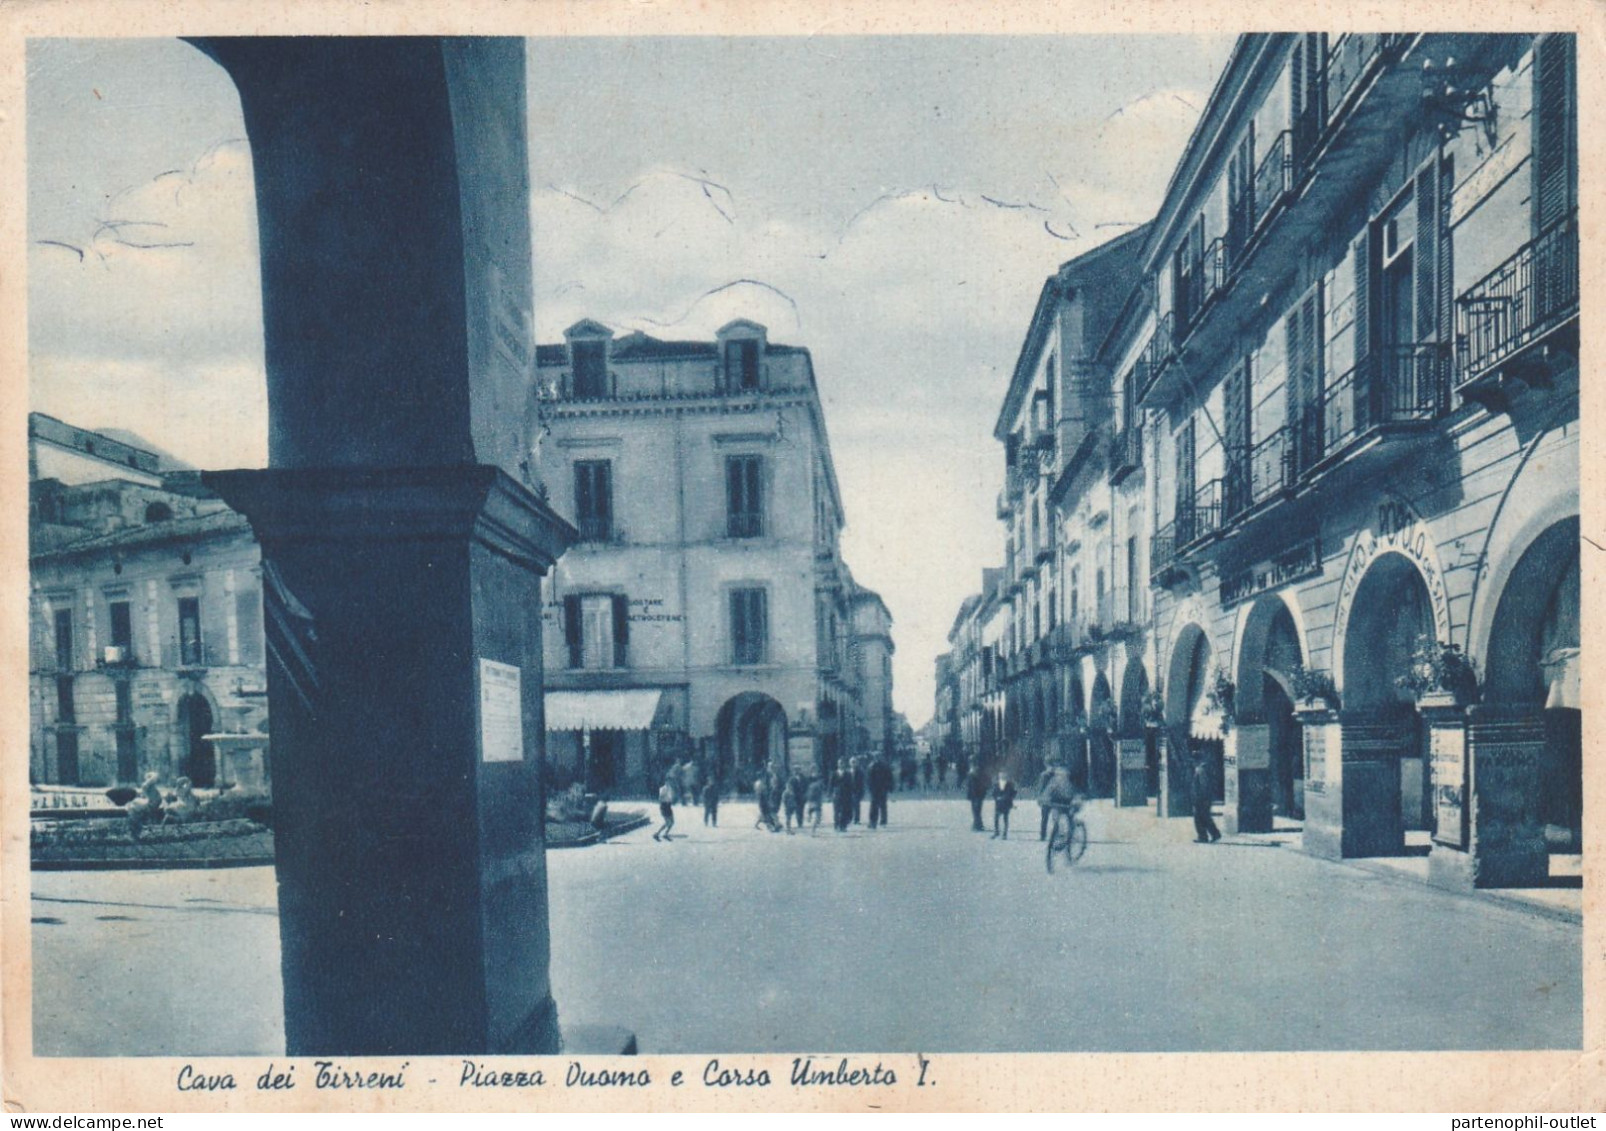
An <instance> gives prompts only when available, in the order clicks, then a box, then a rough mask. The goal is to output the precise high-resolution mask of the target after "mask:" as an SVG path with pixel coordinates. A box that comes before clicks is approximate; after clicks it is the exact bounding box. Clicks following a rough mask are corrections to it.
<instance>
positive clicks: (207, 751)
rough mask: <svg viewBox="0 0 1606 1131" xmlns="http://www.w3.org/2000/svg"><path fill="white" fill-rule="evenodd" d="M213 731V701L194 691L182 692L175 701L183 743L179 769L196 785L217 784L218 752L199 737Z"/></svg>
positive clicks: (179, 736)
mask: <svg viewBox="0 0 1606 1131" xmlns="http://www.w3.org/2000/svg"><path fill="white" fill-rule="evenodd" d="M213 733H215V731H214V728H213V725H212V705H211V704H210V703H208V702H207V701H206V696H204V695H202V694H200V693H199V692H195V691H192V692H189V693H188V694H186V695H184V696H182V697H181V698H180V699H179V701H178V738H179V741H180V742H182V743H183V744H184V746H183V752H182V753H181V754H180V755H179V761H178V772H179V773H180V774H181V775H182V776H184V777H187V778H189V779H190V783H191V784H192V785H194V786H195V787H196V788H198V789H210V788H211V787H212V786H214V785H216V784H217V756H216V755H215V754H214V753H213V751H212V744H211V743H210V742H206V741H203V739H202V737H201V736H202V735H207V734H213Z"/></svg>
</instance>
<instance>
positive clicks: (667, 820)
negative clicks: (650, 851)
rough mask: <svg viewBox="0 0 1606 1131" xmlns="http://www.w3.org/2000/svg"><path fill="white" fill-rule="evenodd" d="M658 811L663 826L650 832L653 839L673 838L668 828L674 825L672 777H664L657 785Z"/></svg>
mask: <svg viewBox="0 0 1606 1131" xmlns="http://www.w3.org/2000/svg"><path fill="white" fill-rule="evenodd" d="M658 812H659V813H660V814H661V815H662V816H663V818H664V826H663V828H661V829H659V830H658V831H657V832H655V833H653V834H652V839H653V840H674V839H675V838H674V837H673V836H671V835H670V830H671V829H673V828H674V827H675V783H674V780H673V778H665V779H664V784H663V785H661V786H659V787H658Z"/></svg>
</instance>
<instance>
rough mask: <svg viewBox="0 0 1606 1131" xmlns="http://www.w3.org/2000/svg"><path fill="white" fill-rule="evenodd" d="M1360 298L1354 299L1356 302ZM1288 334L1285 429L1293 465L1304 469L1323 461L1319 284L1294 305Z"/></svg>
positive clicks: (1290, 315) (1287, 326)
mask: <svg viewBox="0 0 1606 1131" xmlns="http://www.w3.org/2000/svg"><path fill="white" fill-rule="evenodd" d="M1358 301H1359V296H1357V302H1358ZM1285 329H1286V330H1287V334H1288V388H1287V397H1286V402H1287V406H1288V427H1289V432H1290V434H1291V435H1292V437H1293V439H1294V459H1295V466H1296V467H1297V468H1298V469H1299V470H1301V471H1304V470H1307V469H1309V468H1310V467H1311V466H1313V465H1314V464H1315V463H1316V462H1317V461H1318V460H1320V459H1321V458H1322V452H1323V428H1322V392H1323V390H1322V384H1323V382H1322V340H1321V339H1322V291H1321V285H1320V284H1319V283H1318V284H1317V285H1316V286H1314V287H1312V288H1311V289H1310V290H1309V291H1307V292H1306V293H1305V295H1304V296H1303V297H1302V298H1301V299H1300V300H1299V302H1297V303H1296V304H1295V305H1294V309H1293V311H1292V313H1290V314H1289V315H1288V319H1287V321H1286V323H1285Z"/></svg>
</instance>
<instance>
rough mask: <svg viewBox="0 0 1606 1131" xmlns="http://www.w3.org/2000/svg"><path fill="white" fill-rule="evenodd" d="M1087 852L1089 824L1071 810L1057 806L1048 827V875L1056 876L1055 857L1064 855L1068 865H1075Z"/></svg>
mask: <svg viewBox="0 0 1606 1131" xmlns="http://www.w3.org/2000/svg"><path fill="white" fill-rule="evenodd" d="M1086 851H1087V823H1086V822H1085V821H1083V820H1082V818H1081V817H1079V816H1072V815H1071V813H1070V810H1068V809H1066V808H1065V807H1063V806H1059V805H1056V806H1055V807H1054V811H1053V815H1052V817H1051V819H1050V822H1049V826H1048V852H1047V853H1046V862H1047V864H1048V874H1049V875H1051V876H1052V875H1053V874H1054V857H1056V856H1059V855H1063V856H1064V857H1065V862H1066V863H1067V864H1075V863H1076V862H1077V861H1078V860H1080V859H1081V858H1082V854H1083V853H1084V852H1086Z"/></svg>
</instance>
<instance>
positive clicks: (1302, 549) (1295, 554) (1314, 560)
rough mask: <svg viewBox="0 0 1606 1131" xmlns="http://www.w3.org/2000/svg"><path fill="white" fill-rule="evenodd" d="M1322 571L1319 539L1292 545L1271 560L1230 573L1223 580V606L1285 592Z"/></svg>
mask: <svg viewBox="0 0 1606 1131" xmlns="http://www.w3.org/2000/svg"><path fill="white" fill-rule="evenodd" d="M1321 572H1322V544H1321V540H1320V539H1318V538H1307V539H1306V540H1305V541H1303V542H1300V543H1298V544H1297V545H1294V546H1291V547H1289V548H1288V549H1286V550H1284V551H1283V552H1282V553H1280V554H1278V555H1277V556H1276V557H1274V558H1272V559H1271V560H1270V561H1264V562H1257V563H1256V564H1255V565H1252V566H1250V567H1249V568H1248V569H1244V570H1240V571H1238V572H1237V573H1234V574H1230V575H1228V576H1227V577H1224V578H1222V580H1221V606H1222V608H1231V607H1232V606H1234V605H1239V604H1242V603H1243V602H1245V601H1247V600H1249V599H1250V598H1251V597H1258V596H1259V595H1260V594H1262V593H1267V592H1270V591H1271V590H1273V589H1281V588H1282V587H1283V586H1284V585H1287V584H1289V583H1290V582H1294V581H1300V580H1303V579H1304V578H1307V577H1314V576H1316V575H1317V574H1319V573H1321Z"/></svg>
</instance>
